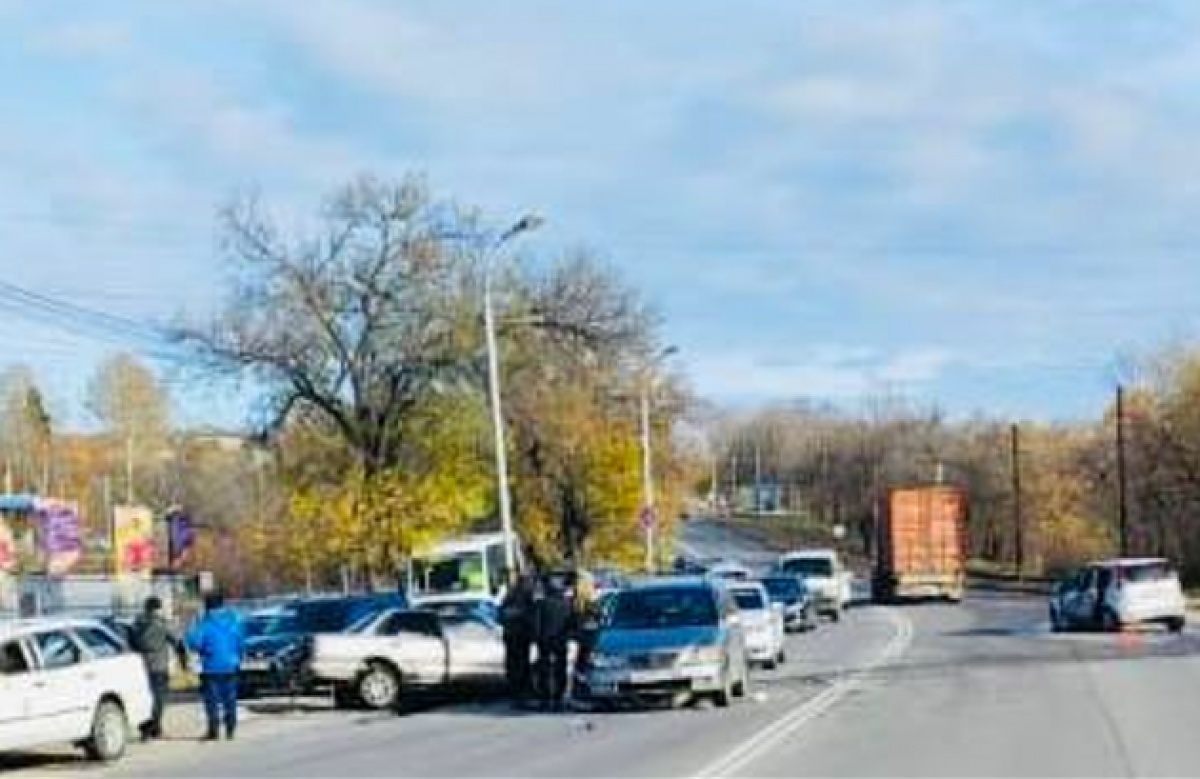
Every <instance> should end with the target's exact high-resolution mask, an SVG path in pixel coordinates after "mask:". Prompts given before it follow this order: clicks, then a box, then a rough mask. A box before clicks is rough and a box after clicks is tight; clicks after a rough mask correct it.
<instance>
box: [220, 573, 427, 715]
mask: <svg viewBox="0 0 1200 779" xmlns="http://www.w3.org/2000/svg"><path fill="white" fill-rule="evenodd" d="M407 605H408V604H407V600H406V599H405V598H404V596H403V595H402V594H399V593H377V594H373V595H346V596H333V597H318V598H299V599H297V600H294V601H290V602H288V603H285V604H283V605H281V606H277V607H275V608H271V609H266V610H263V611H259V612H255V613H254V614H251V615H250V616H249V617H248V618H247V619H246V652H245V657H244V658H243V660H242V667H241V671H240V673H239V675H238V680H239V686H240V687H241V691H242V693H243V694H244V695H246V696H252V695H255V694H258V693H262V692H266V691H285V692H290V693H298V692H304V691H306V690H307V689H308V688H309V686H310V685H309V683H308V680H307V679H306V678H305V673H304V668H305V663H306V662H307V660H308V656H309V652H310V648H311V644H312V637H313V636H314V635H316V634H317V633H341V632H343V631H345V630H346V629H347V628H349V627H351V626H352V625H354V624H355V623H356V622H359V621H361V620H363V619H365V618H366V617H368V616H371V615H373V614H376V613H378V612H379V611H382V610H383V609H387V608H404V607H406V606H407Z"/></svg>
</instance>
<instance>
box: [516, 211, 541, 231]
mask: <svg viewBox="0 0 1200 779" xmlns="http://www.w3.org/2000/svg"><path fill="white" fill-rule="evenodd" d="M544 224H546V220H545V218H543V217H541V216H539V215H538V214H526V215H525V216H523V217H521V219H520V221H518V222H517V223H516V224H515V225H513V232H514V233H528V232H533V231H534V230H536V229H538V228H539V227H541V226H542V225H544Z"/></svg>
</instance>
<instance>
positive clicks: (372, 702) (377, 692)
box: [358, 663, 400, 711]
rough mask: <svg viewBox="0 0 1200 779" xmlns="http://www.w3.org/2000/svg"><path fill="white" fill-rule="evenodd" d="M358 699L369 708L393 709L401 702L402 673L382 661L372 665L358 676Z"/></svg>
mask: <svg viewBox="0 0 1200 779" xmlns="http://www.w3.org/2000/svg"><path fill="white" fill-rule="evenodd" d="M358 699H359V700H361V701H362V702H363V705H364V706H366V707H367V708H368V709H375V710H377V711H378V710H381V709H391V708H395V707H396V704H397V703H399V702H400V675H399V674H398V673H397V672H396V671H395V669H393V668H391V667H390V666H386V665H384V664H382V663H372V664H371V667H370V668H368V669H367V670H366V672H365V673H363V675H362V676H360V677H359V678H358Z"/></svg>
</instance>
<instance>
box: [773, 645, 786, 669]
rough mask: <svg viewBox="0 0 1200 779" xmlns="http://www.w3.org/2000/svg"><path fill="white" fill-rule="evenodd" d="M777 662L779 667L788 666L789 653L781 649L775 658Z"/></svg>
mask: <svg viewBox="0 0 1200 779" xmlns="http://www.w3.org/2000/svg"><path fill="white" fill-rule="evenodd" d="M775 662H776V663H777V664H778V665H784V664H786V663H787V651H785V650H784V649H782V648H781V649H780V650H779V655H778V656H777V657H776V658H775Z"/></svg>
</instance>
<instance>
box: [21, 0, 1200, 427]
mask: <svg viewBox="0 0 1200 779" xmlns="http://www.w3.org/2000/svg"><path fill="white" fill-rule="evenodd" d="M0 44H2V45H0V117H3V121H0V231H2V235H3V236H4V240H3V242H2V243H0V270H2V271H3V274H4V276H3V278H5V279H7V280H9V281H11V282H13V283H17V284H20V285H23V286H26V287H29V288H32V289H35V290H38V291H40V292H44V293H46V294H50V295H54V296H57V297H61V298H64V299H68V300H72V301H75V302H77V303H80V304H83V305H88V306H93V307H98V308H102V309H104V310H106V311H112V312H114V313H117V314H121V315H123V316H128V317H132V318H137V319H167V318H170V317H172V316H173V315H175V314H176V313H177V312H179V311H188V312H192V313H195V314H199V313H203V312H204V311H206V310H208V309H209V308H210V307H211V306H212V304H213V302H214V300H216V299H217V297H218V295H219V290H220V283H221V280H222V275H221V274H222V270H221V259H220V254H219V251H218V249H217V242H216V238H215V233H214V220H213V213H214V211H215V209H216V208H217V206H218V205H220V204H221V203H222V202H224V201H226V200H227V199H228V198H229V197H230V196H231V195H232V194H233V193H235V192H237V191H240V190H244V189H246V188H247V187H257V188H259V189H261V190H262V192H263V193H264V195H265V196H266V197H267V198H268V199H269V200H270V201H272V202H274V203H278V204H279V205H280V207H281V208H285V209H288V210H289V211H292V212H294V213H303V212H304V211H305V210H308V209H311V208H312V207H313V206H314V205H315V204H316V203H317V202H318V201H319V198H320V196H321V194H322V193H323V192H325V191H327V190H328V189H329V188H330V187H332V186H334V185H336V184H338V183H340V182H342V181H344V180H346V179H347V178H349V177H351V176H353V175H355V174H356V173H359V172H362V171H374V172H376V173H379V174H381V175H402V174H404V173H405V172H407V171H422V172H424V173H426V174H427V175H428V177H429V179H430V181H431V182H432V183H433V184H434V185H435V187H437V188H438V189H440V190H441V191H443V192H446V193H449V194H453V195H455V196H457V197H459V198H461V199H463V200H465V201H469V202H472V203H475V204H478V205H480V206H482V207H483V208H485V209H486V210H487V211H488V213H490V214H491V215H492V216H493V218H494V219H495V220H496V221H497V222H503V221H505V220H508V219H510V218H512V217H514V216H516V215H519V214H520V213H523V212H525V211H527V210H530V209H533V210H537V211H538V212H540V213H542V214H544V215H545V216H546V217H547V218H548V220H549V221H548V224H547V227H546V228H545V229H544V230H542V231H540V232H539V233H537V234H536V236H535V237H533V238H532V239H531V240H530V241H528V242H527V246H528V247H529V249H530V250H533V251H536V252H539V253H547V254H548V253H553V252H555V251H558V250H562V249H565V248H569V247H572V246H575V245H579V244H582V245H586V246H591V247H594V248H597V249H599V250H601V251H602V252H603V253H604V254H605V256H607V257H608V258H609V259H610V260H611V261H612V262H613V263H615V264H616V265H618V266H619V267H620V268H622V269H623V271H624V272H625V274H626V275H627V277H628V278H629V280H630V281H631V282H632V283H634V284H636V285H637V286H638V287H640V288H641V289H643V290H644V291H645V293H646V295H647V297H648V298H649V299H650V300H651V301H652V302H653V303H654V304H655V305H656V306H657V307H658V308H659V310H660V311H661V312H662V314H663V316H664V320H665V322H666V330H667V338H668V340H669V341H671V342H672V343H675V344H678V345H679V346H680V348H681V357H680V367H681V369H683V370H684V371H686V373H687V374H688V376H689V377H690V380H691V381H692V383H693V384H694V386H695V387H696V388H697V389H698V390H699V391H700V392H701V393H702V394H705V395H708V396H710V397H712V398H714V399H716V400H719V401H724V402H727V403H734V404H747V403H754V402H760V401H766V400H776V399H786V398H794V397H809V398H819V399H825V400H832V401H834V402H838V403H843V404H850V405H852V404H853V403H854V402H855V401H856V400H857V399H859V398H861V397H862V396H864V395H866V394H870V393H874V392H878V391H880V390H881V389H883V388H889V389H892V390H897V389H898V390H902V391H905V392H907V393H909V394H911V395H914V396H916V397H918V398H921V399H924V400H928V401H932V402H936V403H938V404H939V405H941V406H942V407H944V408H945V409H947V410H949V411H950V412H952V413H953V414H956V415H967V414H971V413H973V412H975V411H983V412H985V413H988V414H991V415H995V416H1014V417H1026V418H1028V417H1034V418H1048V419H1057V418H1082V417H1090V416H1094V415H1096V414H1098V413H1099V411H1100V408H1101V406H1102V404H1103V403H1104V401H1105V399H1106V397H1107V396H1108V394H1109V392H1110V391H1111V383H1112V381H1113V377H1114V373H1113V369H1112V366H1113V363H1114V360H1115V358H1116V357H1117V356H1118V355H1121V354H1128V353H1138V352H1140V351H1143V350H1146V349H1150V348H1154V347H1155V346H1156V345H1159V344H1163V343H1165V342H1167V341H1176V340H1179V339H1188V338H1191V337H1193V336H1194V335H1195V334H1196V323H1197V318H1196V313H1194V312H1195V311H1196V310H1197V309H1196V302H1195V301H1196V297H1195V290H1196V289H1197V288H1198V287H1200V262H1197V261H1196V260H1197V250H1196V248H1195V247H1197V246H1200V219H1197V218H1195V217H1196V214H1197V213H1200V140H1198V139H1200V98H1197V92H1196V87H1197V84H1200V3H1195V2H1189V1H1188V0H1179V1H1178V2H1169V1H1168V0H1161V1H1159V2H1153V3H1151V2H1136V1H1134V0H943V1H941V2H932V1H914V2H905V1H904V0H750V1H749V2H737V3H733V2H717V1H716V0H655V2H644V0H604V1H603V2H591V3H587V2H567V1H566V0H559V1H558V2H550V1H549V0H486V1H485V0H473V1H472V2H468V1H467V0H439V1H438V2H436V3H433V2H402V1H397V2H366V1H365V0H363V1H361V2H360V1H359V0H336V2H335V1H334V0H306V2H303V3H298V2H284V1H283V0H278V1H277V2H266V1H264V2H232V1H229V0H205V1H204V2H172V3H162V2H152V1H151V0H145V1H144V2H112V3H91V2H82V1H77V2H69V1H63V2H55V3H42V2H19V1H17V2H14V1H13V0H0ZM0 315H3V316H4V317H5V319H6V332H7V335H8V337H7V338H6V339H5V347H6V348H5V350H4V352H5V353H4V356H3V360H2V361H3V362H24V363H27V364H29V365H31V366H32V367H33V368H34V369H35V370H36V371H37V373H38V375H39V376H40V377H41V379H42V381H43V383H44V384H46V385H47V386H48V388H49V390H50V394H51V396H52V397H53V399H54V402H55V404H56V408H57V410H58V413H59V416H60V417H61V418H63V419H65V420H67V421H68V423H70V424H73V425H81V424H86V422H87V420H86V416H85V415H84V413H83V412H82V411H81V410H80V399H81V397H82V394H83V391H84V387H85V386H86V382H87V377H88V375H89V374H90V372H91V371H92V370H93V369H94V366H95V364H96V362H97V361H98V360H99V359H100V358H101V357H102V356H103V355H104V354H105V352H106V351H107V350H108V349H110V348H111V345H110V344H105V343H101V342H97V341H90V340H86V339H82V338H80V337H78V336H77V335H72V334H69V333H63V332H59V331H57V330H55V329H53V328H48V327H46V326H44V325H39V324H36V323H30V322H27V321H23V320H21V319H20V318H18V317H15V316H14V315H13V314H12V313H11V312H10V313H5V312H4V311H0ZM171 380H172V382H173V386H174V388H175V391H176V393H177V395H178V396H179V397H180V399H181V414H182V417H183V418H184V420H185V421H188V422H191V423H197V422H201V421H204V420H212V421H218V422H220V423H229V422H231V421H232V420H235V419H236V418H238V416H239V415H240V413H241V403H240V402H238V401H235V400H233V399H231V398H234V397H236V396H235V395H233V394H231V393H225V392H222V393H215V392H213V391H211V390H210V389H208V388H197V387H189V386H187V385H185V384H184V382H183V381H182V380H180V379H178V378H177V377H171ZM218 397H219V398H225V399H224V400H216V399H214V398H218Z"/></svg>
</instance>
